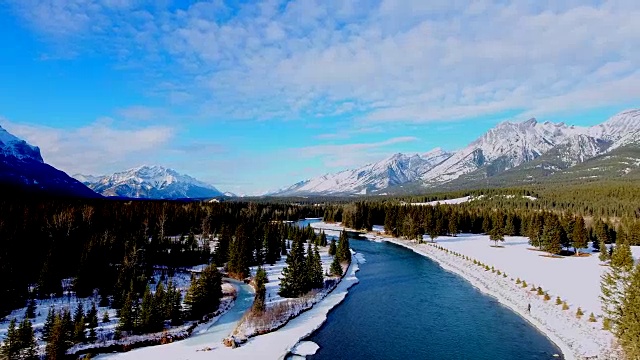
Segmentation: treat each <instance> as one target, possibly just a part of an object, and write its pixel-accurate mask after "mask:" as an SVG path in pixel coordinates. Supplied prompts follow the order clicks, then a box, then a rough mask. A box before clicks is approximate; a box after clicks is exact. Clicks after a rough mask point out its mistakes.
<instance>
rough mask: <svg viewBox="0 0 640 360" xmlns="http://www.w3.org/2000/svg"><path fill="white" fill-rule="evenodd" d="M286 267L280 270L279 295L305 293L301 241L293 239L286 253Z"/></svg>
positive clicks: (287, 295)
mask: <svg viewBox="0 0 640 360" xmlns="http://www.w3.org/2000/svg"><path fill="white" fill-rule="evenodd" d="M286 262H287V267H285V268H284V270H282V274H283V278H282V280H281V282H280V296H282V297H288V298H295V297H298V296H300V295H303V294H304V293H305V287H306V286H305V285H306V284H305V283H306V266H305V263H306V261H305V256H304V248H303V245H302V242H301V241H294V242H293V244H292V245H291V250H290V251H289V254H288V255H287V260H286Z"/></svg>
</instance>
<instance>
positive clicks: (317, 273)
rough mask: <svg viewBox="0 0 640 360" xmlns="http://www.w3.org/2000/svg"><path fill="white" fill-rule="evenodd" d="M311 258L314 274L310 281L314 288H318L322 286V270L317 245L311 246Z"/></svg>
mask: <svg viewBox="0 0 640 360" xmlns="http://www.w3.org/2000/svg"><path fill="white" fill-rule="evenodd" d="M313 260H314V269H313V274H314V275H313V279H312V281H311V283H312V287H313V288H314V289H320V288H322V287H324V272H323V271H322V258H321V257H320V251H319V250H318V246H315V247H314V248H313Z"/></svg>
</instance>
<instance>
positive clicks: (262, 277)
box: [252, 266, 269, 314]
mask: <svg viewBox="0 0 640 360" xmlns="http://www.w3.org/2000/svg"><path fill="white" fill-rule="evenodd" d="M268 281H269V279H268V278H267V272H266V271H265V270H264V268H263V267H261V266H260V267H258V270H257V271H256V277H255V279H254V283H255V286H256V297H255V299H254V301H253V306H252V310H253V311H254V312H255V313H258V314H260V313H262V312H264V310H265V307H266V305H265V303H266V294H267V288H266V287H265V284H266V283H267V282H268Z"/></svg>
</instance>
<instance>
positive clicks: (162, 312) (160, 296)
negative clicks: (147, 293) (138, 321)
mask: <svg viewBox="0 0 640 360" xmlns="http://www.w3.org/2000/svg"><path fill="white" fill-rule="evenodd" d="M166 296H167V292H166V291H165V290H164V285H162V283H160V284H158V286H156V293H155V294H154V295H153V305H154V306H153V308H152V309H151V310H152V314H151V318H152V319H153V323H152V324H151V325H152V328H153V329H154V331H160V330H162V329H163V328H164V321H165V320H166V319H168V318H169V317H168V316H167V308H166V306H167V301H166Z"/></svg>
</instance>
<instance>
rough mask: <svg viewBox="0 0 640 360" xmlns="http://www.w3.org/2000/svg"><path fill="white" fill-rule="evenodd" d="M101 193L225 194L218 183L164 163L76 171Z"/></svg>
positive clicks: (152, 196) (144, 195)
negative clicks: (97, 171)
mask: <svg viewBox="0 0 640 360" xmlns="http://www.w3.org/2000/svg"><path fill="white" fill-rule="evenodd" d="M73 177H74V178H76V179H77V180H79V181H81V182H82V183H83V184H85V185H86V186H88V187H89V188H90V189H92V190H93V191H95V192H96V193H98V194H101V195H103V196H109V197H124V198H145V199H187V198H191V199H197V198H212V197H216V196H222V195H224V194H223V193H222V192H220V191H219V190H218V189H216V188H215V187H214V186H212V185H209V184H206V183H204V182H201V181H198V180H196V179H194V178H192V177H191V176H188V175H183V174H179V173H178V172H177V171H175V170H173V169H168V168H165V167H162V166H146V165H145V166H140V167H137V168H133V169H129V170H126V171H122V172H117V173H115V174H112V175H105V176H92V175H82V174H76V175H73Z"/></svg>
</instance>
